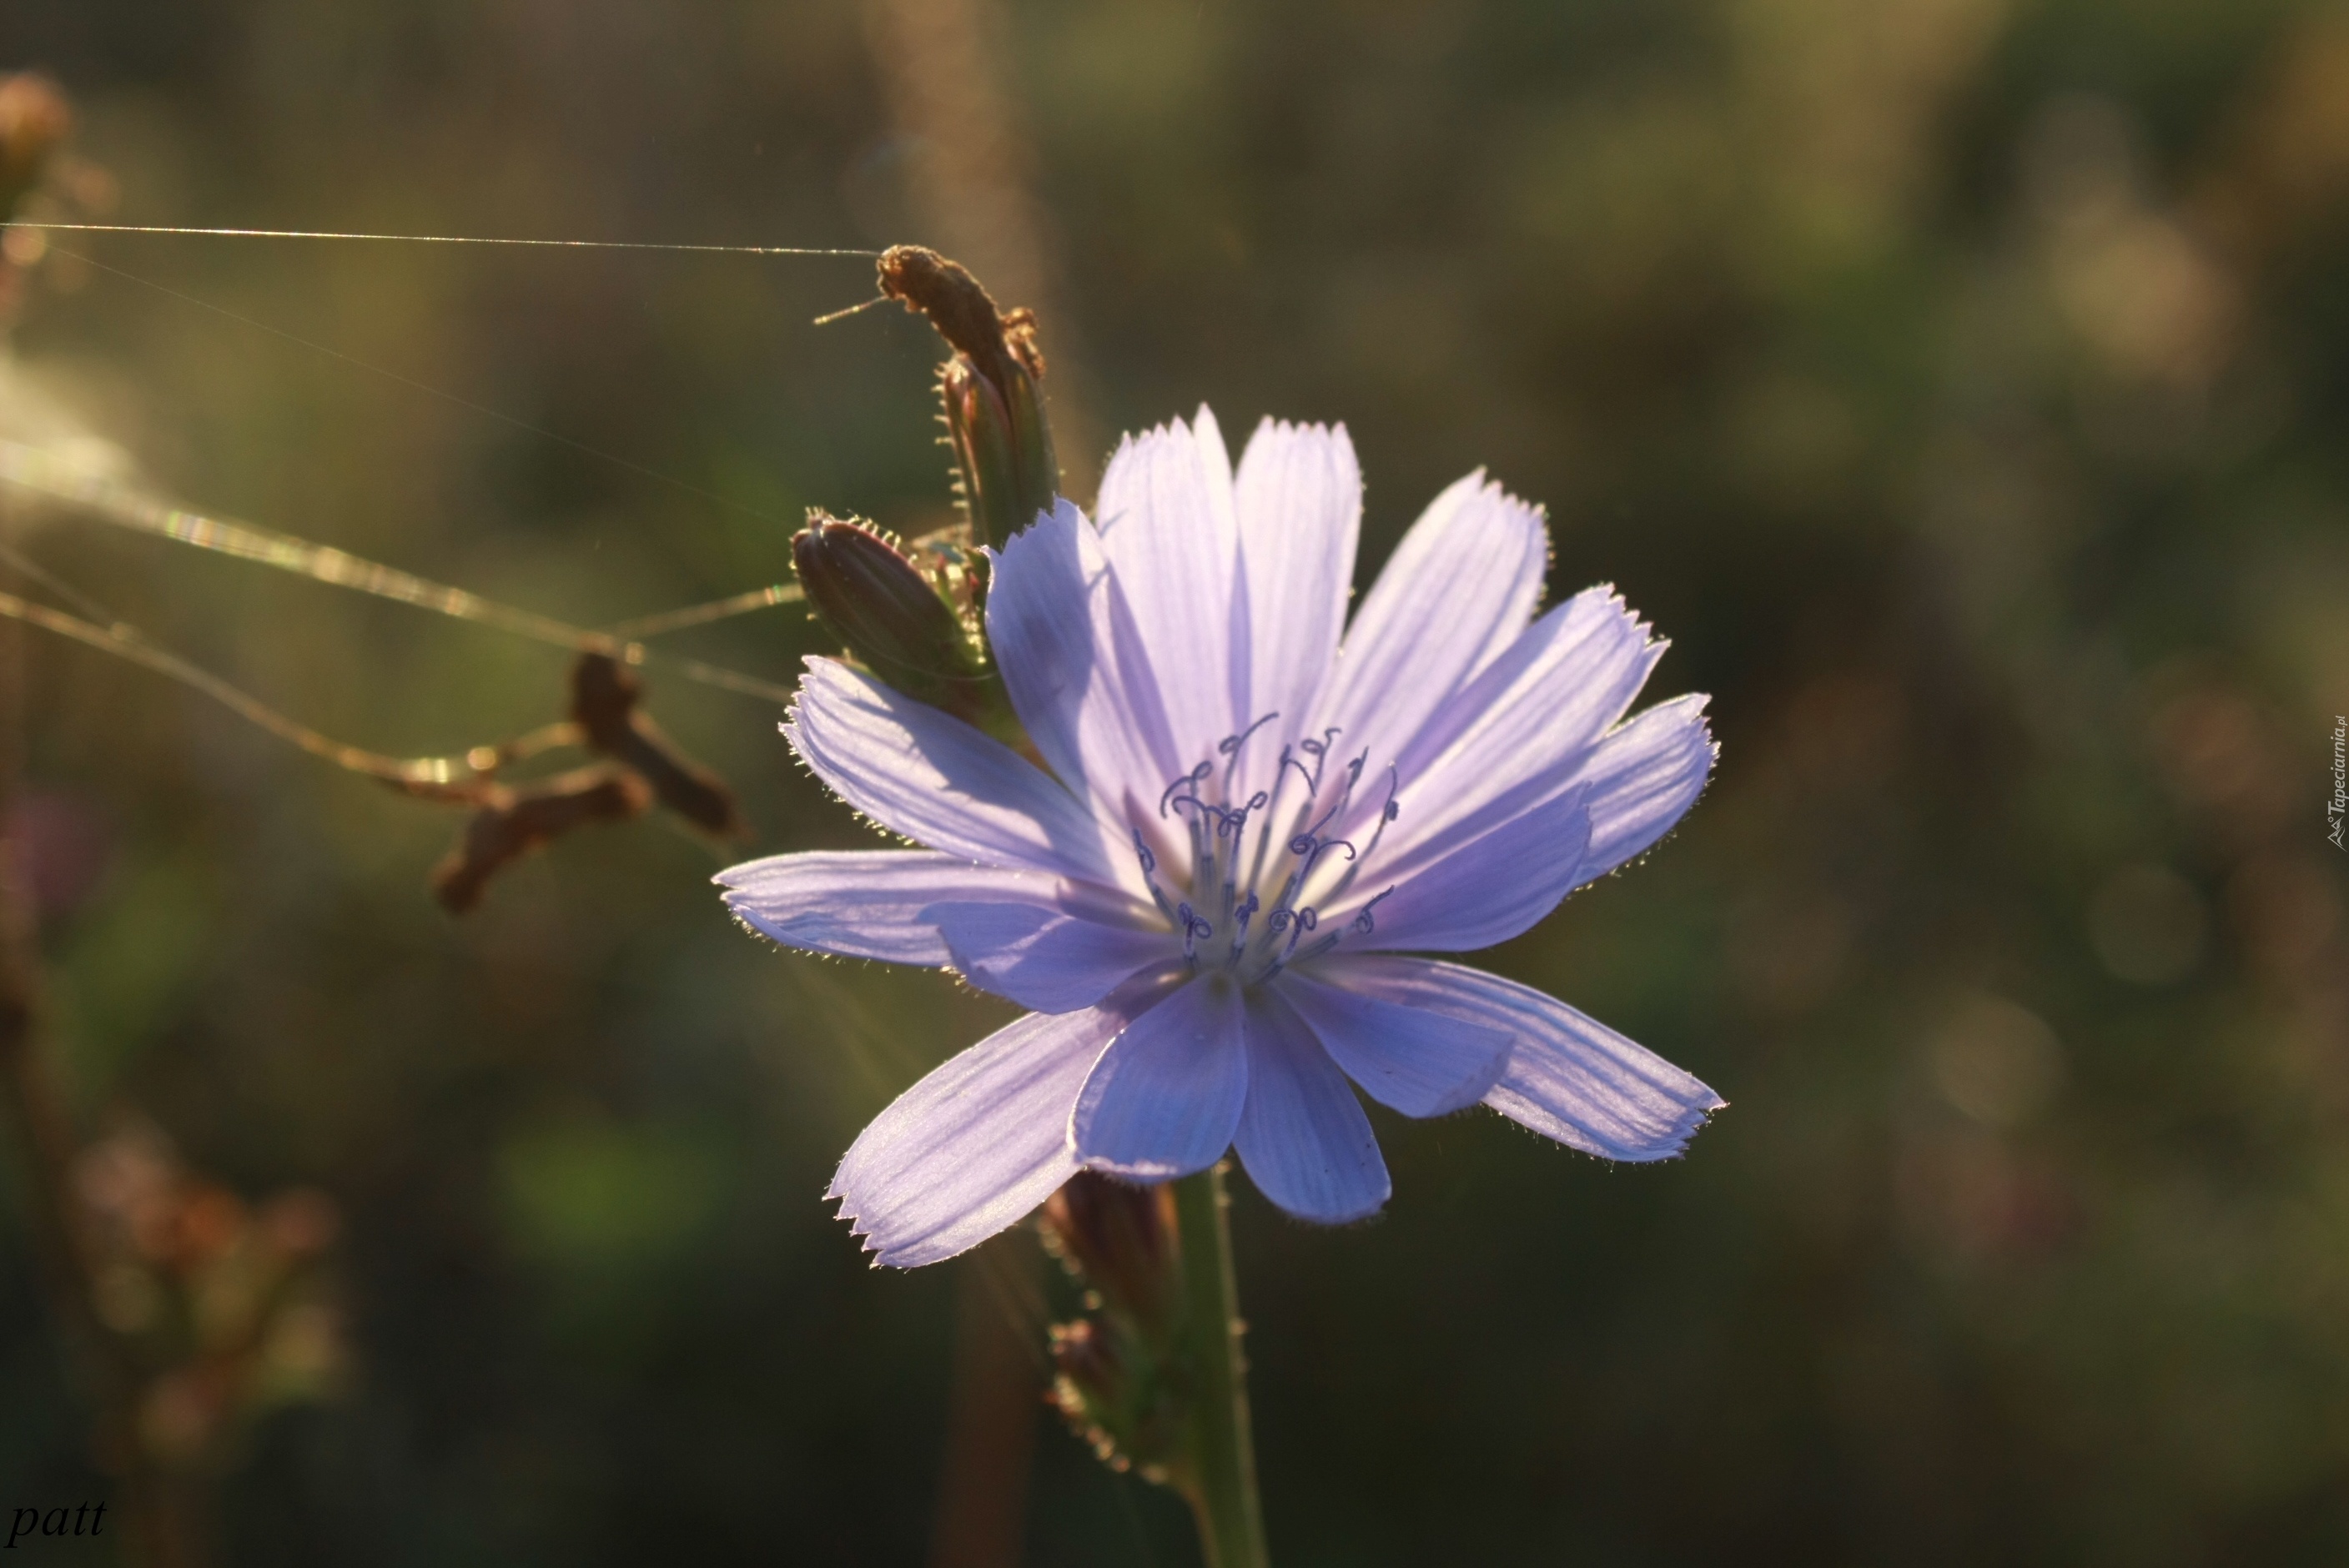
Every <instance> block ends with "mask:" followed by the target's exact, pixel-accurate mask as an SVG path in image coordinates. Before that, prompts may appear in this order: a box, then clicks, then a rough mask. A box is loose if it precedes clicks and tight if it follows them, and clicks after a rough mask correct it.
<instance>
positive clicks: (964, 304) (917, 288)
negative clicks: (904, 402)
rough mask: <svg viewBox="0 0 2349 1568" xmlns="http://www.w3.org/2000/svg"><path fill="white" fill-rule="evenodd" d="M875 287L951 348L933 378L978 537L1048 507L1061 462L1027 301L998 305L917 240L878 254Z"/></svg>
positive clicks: (998, 534) (1015, 527) (997, 533)
mask: <svg viewBox="0 0 2349 1568" xmlns="http://www.w3.org/2000/svg"><path fill="white" fill-rule="evenodd" d="M880 273H881V292H882V293H883V294H885V295H887V296H888V297H889V298H891V299H895V300H901V301H903V302H904V303H905V308H906V309H908V310H913V311H918V312H920V313H921V314H922V315H926V316H927V317H929V320H930V325H933V326H935V327H936V328H937V330H938V335H939V336H941V337H943V338H945V339H946V340H947V343H948V344H949V345H950V346H952V347H953V348H954V350H955V355H956V357H955V358H954V359H952V360H950V361H948V362H947V366H946V367H945V369H944V371H943V372H942V373H941V376H940V378H939V389H940V391H941V392H942V394H943V395H944V397H945V399H946V411H947V432H948V434H949V435H950V436H951V438H952V442H953V446H954V452H955V464H956V467H957V469H959V470H960V477H961V480H962V494H963V503H964V505H965V506H966V507H968V509H969V511H970V521H971V527H972V529H973V530H974V531H976V532H977V533H978V538H979V541H980V542H982V543H986V544H997V545H999V544H1001V543H1002V542H1004V541H1005V540H1007V539H1009V538H1010V537H1011V536H1012V535H1013V534H1015V533H1017V532H1019V531H1020V530H1021V529H1023V528H1026V527H1027V526H1028V525H1029V524H1030V523H1031V522H1033V521H1036V515H1037V513H1039V512H1042V511H1050V510H1051V509H1052V502H1053V500H1054V499H1055V497H1056V496H1057V495H1058V494H1059V492H1060V488H1061V468H1060V462H1059V460H1058V459H1057V458H1056V457H1055V456H1054V454H1053V450H1052V428H1051V425H1050V421H1049V420H1048V419H1047V418H1045V414H1044V393H1043V385H1042V384H1043V379H1044V355H1043V351H1042V350H1041V349H1040V347H1039V346H1037V341H1036V316H1035V313H1034V312H1032V311H1030V310H1025V309H1021V310H1015V311H1012V312H1010V313H1009V314H1005V313H1003V312H1001V311H999V310H998V309H997V308H996V305H995V301H994V299H993V298H992V297H990V296H989V295H988V292H987V290H986V289H984V288H982V287H981V286H980V285H979V282H978V279H977V278H975V277H973V276H971V274H970V271H969V269H968V268H967V267H965V266H963V265H962V264H961V263H959V262H954V261H949V260H947V258H946V257H944V256H942V255H940V254H938V253H936V251H932V250H927V249H925V248H924V247H922V246H920V245H893V246H891V247H890V248H889V249H888V250H887V251H885V252H884V253H882V256H881V263H880Z"/></svg>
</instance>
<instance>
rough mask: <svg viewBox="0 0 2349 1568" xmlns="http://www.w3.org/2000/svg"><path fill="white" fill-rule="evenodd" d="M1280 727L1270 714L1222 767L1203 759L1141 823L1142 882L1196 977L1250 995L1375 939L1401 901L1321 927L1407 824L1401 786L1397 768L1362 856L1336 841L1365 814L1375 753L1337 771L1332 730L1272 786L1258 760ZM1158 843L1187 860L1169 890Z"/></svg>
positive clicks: (1223, 745) (1285, 762)
mask: <svg viewBox="0 0 2349 1568" xmlns="http://www.w3.org/2000/svg"><path fill="white" fill-rule="evenodd" d="M1277 717H1279V716H1278V714H1270V713H1268V714H1266V715H1265V716H1264V717H1262V718H1259V719H1257V721H1256V722H1255V723H1254V724H1251V725H1249V726H1248V727H1247V728H1246V729H1244V730H1241V731H1240V732H1239V733H1238V734H1237V735H1227V736H1226V737H1225V738H1223V739H1222V740H1220V741H1218V742H1216V755H1217V756H1219V757H1221V758H1223V763H1222V766H1221V767H1220V769H1219V768H1218V767H1217V765H1216V758H1206V759H1204V760H1202V761H1201V762H1200V763H1199V765H1198V766H1197V767H1195V768H1194V769H1191V771H1190V772H1188V773H1185V774H1182V775H1180V776H1179V777H1177V778H1176V779H1174V781H1173V782H1171V783H1169V784H1168V785H1167V786H1166V789H1165V790H1164V793H1163V794H1161V795H1160V796H1159V799H1158V820H1156V821H1155V822H1153V823H1149V824H1143V823H1133V824H1132V827H1133V852H1134V854H1135V856H1136V858H1138V859H1139V860H1140V861H1141V863H1142V876H1143V881H1144V882H1147V883H1148V884H1149V887H1150V896H1151V897H1152V899H1154V901H1155V902H1156V903H1157V905H1158V908H1159V912H1160V913H1163V914H1164V915H1165V917H1166V920H1167V923H1168V924H1169V925H1170V926H1171V927H1172V928H1173V929H1174V930H1175V931H1178V932H1180V933H1181V934H1182V936H1183V955H1184V957H1185V959H1187V960H1188V961H1189V962H1190V964H1191V966H1192V967H1193V968H1194V969H1196V970H1202V971H1215V972H1222V973H1228V974H1230V975H1232V976H1233V977H1234V978H1235V979H1237V981H1238V982H1239V983H1240V984H1242V985H1260V984H1262V983H1263V982H1265V981H1268V980H1270V979H1271V978H1272V977H1273V976H1274V975H1278V974H1279V973H1280V972H1281V971H1282V970H1283V969H1285V968H1287V967H1288V965H1292V964H1302V963H1304V962H1306V961H1307V960H1308V959H1311V958H1318V957H1319V956H1320V955H1321V954H1324V953H1327V952H1329V951H1330V949H1331V948H1333V947H1335V946H1337V945H1338V944H1339V943H1340V942H1341V941H1343V940H1344V939H1345V938H1346V937H1347V936H1348V935H1349V934H1358V935H1363V936H1367V935H1369V934H1371V931H1372V930H1373V929H1375V927H1376V924H1377V922H1376V919H1375V917H1374V915H1373V913H1372V912H1373V911H1374V910H1375V909H1376V908H1377V906H1378V903H1379V900H1380V899H1383V898H1385V897H1386V896H1387V894H1388V893H1391V892H1393V891H1394V889H1392V887H1390V888H1388V889H1387V890H1386V891H1385V892H1381V893H1380V894H1378V896H1377V897H1375V898H1372V899H1371V900H1370V901H1369V902H1368V903H1363V904H1361V906H1360V907H1359V908H1357V909H1356V910H1355V911H1354V912H1353V914H1352V916H1351V917H1350V919H1347V920H1346V921H1344V922H1343V923H1340V924H1338V925H1335V926H1332V927H1330V928H1329V929H1326V930H1325V929H1323V927H1322V920H1321V911H1323V910H1325V909H1329V908H1331V907H1333V906H1336V905H1338V904H1340V903H1342V901H1344V900H1345V899H1346V897H1347V895H1348V894H1349V893H1350V892H1352V891H1353V890H1354V887H1355V885H1356V883H1357V882H1358V880H1359V879H1360V877H1361V873H1362V871H1363V869H1364V868H1365V867H1366V866H1368V865H1369V864H1370V862H1371V857H1372V856H1373V855H1374V854H1375V853H1376V851H1377V850H1378V847H1379V841H1380V840H1381V838H1383V837H1384V836H1385V835H1386V830H1387V824H1388V823H1389V822H1392V821H1393V820H1395V819H1396V818H1397V817H1398V816H1400V815H1401V814H1402V806H1401V805H1400V804H1399V803H1398V802H1397V801H1396V799H1395V790H1396V787H1397V779H1396V776H1395V772H1394V769H1392V767H1391V768H1389V769H1387V792H1386V799H1385V801H1384V802H1383V803H1382V804H1381V805H1380V806H1379V808H1378V810H1377V815H1376V818H1375V824H1376V825H1375V826H1374V827H1373V828H1372V830H1371V836H1370V839H1369V841H1367V842H1365V843H1363V844H1361V845H1360V846H1359V847H1358V846H1357V845H1356V844H1355V843H1354V842H1353V841H1351V840H1350V839H1345V838H1341V837H1339V836H1337V835H1336V834H1335V833H1334V832H1332V831H1331V829H1332V827H1333V825H1341V824H1350V823H1352V822H1354V821H1355V820H1356V819H1357V818H1358V817H1359V815H1360V813H1359V812H1358V811H1357V810H1356V809H1355V807H1356V802H1355V789H1356V786H1358V785H1359V784H1360V783H1361V778H1362V767H1363V764H1364V763H1365V762H1367V761H1368V760H1369V758H1370V753H1369V751H1368V750H1367V749H1365V750H1364V751H1363V752H1362V754H1361V756H1358V757H1355V758H1352V759H1350V760H1349V761H1347V762H1344V763H1341V764H1340V765H1338V766H1337V767H1335V768H1334V769H1333V768H1332V767H1331V761H1332V753H1331V750H1330V748H1331V745H1332V743H1333V742H1335V740H1336V739H1337V738H1338V734H1339V731H1338V730H1337V729H1335V728H1330V729H1327V730H1324V731H1322V733H1321V734H1320V735H1319V737H1318V738H1316V737H1307V738H1301V739H1299V740H1298V741H1296V742H1294V743H1293V744H1285V745H1283V746H1282V747H1281V748H1280V753H1279V757H1278V760H1277V761H1275V762H1273V764H1272V766H1271V768H1270V777H1269V778H1266V777H1265V774H1266V768H1265V765H1264V763H1263V761H1262V760H1261V759H1262V758H1263V757H1264V755H1265V754H1266V752H1267V751H1268V746H1267V743H1266V742H1264V741H1262V740H1258V739H1257V732H1258V731H1259V730H1261V729H1263V728H1264V727H1265V726H1267V725H1268V724H1270V723H1271V722H1272V721H1273V720H1274V719H1275V718H1277ZM1251 753H1254V755H1253V756H1251ZM1145 828H1146V829H1147V830H1145ZM1154 839H1155V840H1157V841H1159V843H1160V845H1161V848H1162V849H1167V850H1170V851H1173V852H1171V853H1170V854H1169V855H1168V856H1167V859H1168V860H1169V861H1175V860H1178V859H1184V858H1187V861H1188V865H1187V867H1178V866H1176V865H1174V864H1168V865H1166V866H1165V867H1164V873H1165V875H1164V882H1162V881H1161V871H1162V867H1161V863H1160V856H1159V853H1158V852H1156V851H1153V849H1152V848H1151V841H1152V840H1154ZM1185 848H1187V851H1188V854H1187V857H1185V856H1184V855H1183V851H1184V850H1185ZM1170 887H1171V890H1172V891H1171V892H1170Z"/></svg>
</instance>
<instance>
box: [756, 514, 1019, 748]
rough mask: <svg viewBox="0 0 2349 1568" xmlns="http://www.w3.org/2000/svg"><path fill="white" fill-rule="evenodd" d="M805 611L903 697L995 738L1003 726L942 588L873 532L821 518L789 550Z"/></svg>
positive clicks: (994, 686) (985, 673) (1005, 713)
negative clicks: (943, 711)
mask: <svg viewBox="0 0 2349 1568" xmlns="http://www.w3.org/2000/svg"><path fill="white" fill-rule="evenodd" d="M792 564H793V565H794V566H796V567H797V568H798V569H799V576H800V583H801V584H802V586H803V587H804V588H805V589H806V590H807V602H808V605H809V607H810V608H811V609H812V610H813V611H814V612H815V614H816V618H817V619H818V620H820V621H822V622H823V624H824V627H825V629H826V630H828V631H830V632H831V633H832V634H833V636H835V637H837V638H839V639H840V641H841V643H842V644H843V645H844V646H845V647H846V648H847V650H848V652H849V653H850V654H851V655H853V656H854V658H855V659H856V660H857V662H858V663H860V664H862V665H864V666H865V667H866V668H868V669H870V670H871V671H872V672H873V673H874V675H876V676H880V677H881V678H882V679H883V680H885V681H886V682H888V683H889V684H890V685H891V686H895V687H896V688H897V689H898V690H899V691H902V692H904V693H905V695H906V696H911V697H915V698H917V699H919V700H920V701H923V702H926V703H928V704H930V705H931V706H932V707H942V708H945V709H946V710H947V712H949V713H952V714H954V715H955V716H956V717H959V718H962V719H965V720H967V721H968V722H969V723H972V724H976V725H978V726H979V727H981V728H984V729H988V730H991V731H994V732H996V733H999V734H1000V733H1001V732H1002V727H1003V725H1004V724H1005V723H1007V722H1009V721H1010V709H1009V703H1008V702H1006V701H1005V699H1004V696H1003V685H1002V682H1001V681H1000V680H999V679H998V678H997V677H996V676H994V674H993V673H992V672H991V671H989V670H988V667H987V663H986V659H985V656H984V655H982V654H981V653H980V652H979V648H978V643H977V641H976V640H975V639H974V638H973V637H972V635H971V633H970V629H969V628H968V625H966V624H965V622H964V620H963V617H962V615H961V614H960V613H959V612H958V611H957V608H956V606H955V604H954V603H952V601H951V600H950V599H949V598H948V597H947V592H946V589H947V584H945V583H941V582H939V581H937V580H936V579H934V578H932V577H931V576H930V575H928V574H926V573H924V571H923V570H922V568H921V566H920V565H919V564H918V563H916V561H915V560H914V558H913V557H912V556H910V555H908V554H907V553H906V552H905V550H903V549H902V548H901V547H900V546H899V545H898V544H897V542H895V540H893V539H891V538H890V537H889V536H888V535H886V534H885V533H883V532H882V531H880V530H878V529H875V528H874V527H872V526H871V525H869V524H867V523H864V522H860V521H842V520H840V519H838V518H834V517H828V516H826V515H825V514H824V513H823V512H821V511H812V512H810V513H809V514H808V526H807V527H806V528H804V529H802V530H801V531H800V532H799V534H798V535H797V536H796V537H794V538H793V539H792Z"/></svg>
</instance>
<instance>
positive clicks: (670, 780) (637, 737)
mask: <svg viewBox="0 0 2349 1568" xmlns="http://www.w3.org/2000/svg"><path fill="white" fill-rule="evenodd" d="M643 696H644V683H643V682H641V681H639V680H637V679H636V675H635V673H634V672H633V671H631V670H629V669H628V668H627V667H626V665H622V664H621V663H620V661H619V660H617V659H616V658H614V657H612V655H609V654H605V653H598V652H595V651H594V650H590V651H588V652H586V653H584V654H581V655H579V660H578V662H577V663H576V664H574V665H572V666H571V721H572V722H573V723H574V724H576V725H577V726H578V727H579V728H580V732H581V733H582V734H583V735H584V736H585V738H586V741H587V749H588V750H590V751H595V752H598V753H601V754H602V755H603V756H605V757H608V758H612V759H613V760H614V761H616V762H621V763H625V764H626V765H627V766H628V767H629V768H630V769H634V770H635V771H636V772H637V773H639V774H641V775H642V776H643V777H644V780H645V782H646V783H647V784H649V785H651V786H652V790H653V794H654V796H655V798H656V799H658V800H659V801H660V803H661V804H662V805H664V806H666V807H667V808H668V809H669V810H672V811H674V812H676V813H677V814H678V816H680V817H682V818H684V819H685V820H687V821H688V822H690V823H692V824H693V825H694V826H695V827H697V828H699V829H700V830H702V831H703V832H705V833H709V834H711V835H713V836H714V837H717V838H721V839H739V838H741V837H743V836H744V835H745V833H746V832H747V831H748V829H747V828H746V826H745V824H744V823H743V820H742V814H741V812H740V810H737V809H736V807H735V804H734V791H732V790H731V789H728V788H727V787H726V781H725V780H724V779H720V778H719V777H718V775H717V774H715V773H712V772H711V771H709V769H707V768H704V767H702V766H701V765H700V764H699V763H698V762H696V761H694V760H693V758H690V757H688V756H687V755H686V754H685V753H684V752H683V751H681V750H679V749H678V746H677V743H676V742H675V741H673V740H671V739H670V738H668V736H667V733H666V732H665V731H663V730H662V728H661V727H660V726H659V725H657V724H656V723H654V722H653V717H652V716H651V715H650V714H648V713H647V712H645V711H644V710H643V708H642V707H639V706H638V703H639V701H640V700H641V699H642V697H643Z"/></svg>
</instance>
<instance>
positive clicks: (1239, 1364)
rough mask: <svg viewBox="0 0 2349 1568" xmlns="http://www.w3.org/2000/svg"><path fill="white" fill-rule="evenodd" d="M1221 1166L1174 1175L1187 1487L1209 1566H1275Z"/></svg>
mask: <svg viewBox="0 0 2349 1568" xmlns="http://www.w3.org/2000/svg"><path fill="white" fill-rule="evenodd" d="M1228 1203H1229V1200H1228V1199H1226V1197H1225V1196H1224V1172H1223V1167H1221V1166H1220V1165H1218V1166H1216V1167H1215V1168H1214V1169H1212V1170H1207V1171H1201V1172H1199V1174H1197V1175H1196V1176H1186V1177H1185V1178H1184V1179H1183V1180H1182V1181H1177V1182H1175V1183H1174V1214H1175V1224H1176V1226H1177V1230H1178V1234H1179V1236H1180V1238H1181V1245H1182V1249H1183V1295H1184V1303H1183V1305H1184V1312H1183V1324H1184V1327H1183V1333H1184V1337H1185V1340H1186V1341H1187V1343H1186V1344H1185V1346H1184V1350H1185V1360H1186V1361H1187V1362H1188V1363H1189V1364H1190V1367H1191V1372H1192V1385H1191V1452H1190V1455H1189V1463H1188V1465H1187V1466H1186V1467H1185V1470H1186V1471H1187V1473H1186V1474H1185V1475H1184V1477H1183V1478H1182V1479H1183V1481H1184V1483H1185V1484H1184V1487H1183V1490H1184V1491H1185V1494H1186V1495H1187V1496H1188V1497H1189V1499H1190V1501H1191V1509H1192V1511H1193V1512H1195V1513H1196V1514H1197V1515H1198V1518H1199V1541H1200V1544H1201V1547H1202V1549H1203V1551H1204V1552H1205V1554H1206V1560H1207V1568H1269V1564H1270V1563H1271V1558H1270V1556H1269V1555H1268V1554H1267V1553H1266V1551H1265V1547H1264V1510H1263V1508H1262V1506H1261V1505H1260V1504H1259V1503H1258V1502H1257V1491H1256V1443H1255V1440H1254V1439H1252V1438H1251V1437H1250V1436H1249V1435H1248V1401H1247V1358H1246V1357H1244V1356H1243V1355H1242V1354H1241V1351H1240V1334H1241V1323H1240V1316H1239V1290H1238V1286H1237V1282H1236V1279H1235V1276H1234V1274H1233V1272H1232V1236H1231V1229H1230V1226H1229V1224H1228V1223H1227V1222H1226V1219H1225V1214H1224V1211H1225V1209H1226V1207H1227V1206H1228Z"/></svg>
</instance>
